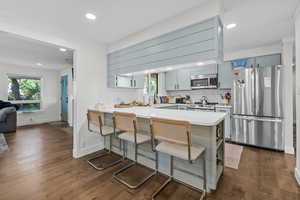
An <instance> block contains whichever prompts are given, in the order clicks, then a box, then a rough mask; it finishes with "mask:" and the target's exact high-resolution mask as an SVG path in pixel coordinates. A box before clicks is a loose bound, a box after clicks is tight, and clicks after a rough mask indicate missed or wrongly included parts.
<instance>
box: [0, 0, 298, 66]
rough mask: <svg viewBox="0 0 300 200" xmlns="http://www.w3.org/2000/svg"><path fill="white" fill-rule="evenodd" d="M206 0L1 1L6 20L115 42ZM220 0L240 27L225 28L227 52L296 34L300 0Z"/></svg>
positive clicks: (0, 21) (226, 15) (1, 19)
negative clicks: (92, 18) (90, 15)
mask: <svg viewBox="0 0 300 200" xmlns="http://www.w3.org/2000/svg"><path fill="white" fill-rule="evenodd" d="M206 1H209V0H184V1H183V0H151V1H149V0H129V1H125V0H88V1H87V0H47V1H46V0H44V1H41V0H26V1H24V0H23V1H20V0H0V5H1V6H0V24H10V25H14V26H18V27H21V28H23V29H27V30H31V31H34V32H38V33H46V34H51V33H53V34H54V33H55V34H57V33H63V34H64V35H71V34H72V35H76V36H79V37H85V38H88V39H91V40H92V41H95V42H101V43H111V42H114V41H117V40H119V39H122V38H124V37H126V36H128V35H130V34H133V33H135V32H138V31H141V30H143V29H145V28H146V27H149V26H151V25H153V24H155V23H158V22H161V21H163V20H166V19H168V18H170V17H172V16H176V15H178V14H180V13H182V12H184V11H188V10H189V9H191V8H194V7H196V6H201V4H203V3H205V2H206ZM220 1H223V3H224V8H225V13H224V24H225V25H226V24H228V23H232V22H234V23H237V27H236V28H235V29H231V30H225V31H224V35H225V38H224V41H225V52H226V51H237V50H240V49H247V48H254V47H258V46H262V45H267V44H272V43H276V42H279V41H280V40H281V39H282V37H285V36H289V35H292V32H293V23H292V14H293V13H294V10H295V8H296V5H297V3H298V2H299V0H220ZM87 12H91V13H94V14H96V15H97V20H96V21H94V22H89V21H88V20H86V19H85V17H84V15H85V14H86V13H87ZM1 37H3V36H1ZM0 39H1V38H0ZM0 42H2V41H0ZM11 43H12V45H13V44H15V45H19V43H16V42H15V43H13V41H11ZM0 45H1V44H0ZM6 45H8V44H6ZM24 45H25V44H24ZM25 46H26V45H25ZM12 48H13V47H12ZM18 48H19V47H18ZM34 48H36V49H38V47H34ZM34 48H33V49H34ZM56 48H57V47H55V48H54V49H52V50H53V51H51V50H49V51H51V52H52V54H51V53H50V55H49V57H48V58H50V57H51V56H52V57H55V56H53V55H54V54H55V55H57V53H60V52H57V51H56ZM7 49H9V48H8V47H7ZM20 49H21V50H22V48H20ZM39 52H42V51H36V53H35V54H34V55H35V56H32V57H33V60H34V61H33V60H32V62H34V63H35V62H43V61H42V59H40V60H41V61H38V60H39V59H38V58H39V57H38V55H39V54H38V53H39ZM45 52H46V50H45ZM43 55H44V56H45V57H47V56H46V55H45V54H43ZM57 56H61V55H57ZM40 57H41V58H42V57H43V56H42V55H41V56H40ZM62 59H64V58H62ZM46 62H47V59H45V63H46ZM49 62H50V61H49ZM55 64H57V63H55ZM49 65H50V64H49ZM52 66H54V65H52Z"/></svg>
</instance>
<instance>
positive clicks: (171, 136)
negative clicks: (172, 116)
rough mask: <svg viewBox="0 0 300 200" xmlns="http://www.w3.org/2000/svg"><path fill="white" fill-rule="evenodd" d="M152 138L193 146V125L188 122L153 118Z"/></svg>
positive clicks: (151, 121)
mask: <svg viewBox="0 0 300 200" xmlns="http://www.w3.org/2000/svg"><path fill="white" fill-rule="evenodd" d="M150 123H151V132H152V136H153V137H154V138H155V139H157V140H163V141H166V142H170V143H177V144H182V145H189V146H190V144H191V135H190V134H191V133H190V129H191V124H190V123H189V122H187V121H178V120H169V119H162V118H151V120H150Z"/></svg>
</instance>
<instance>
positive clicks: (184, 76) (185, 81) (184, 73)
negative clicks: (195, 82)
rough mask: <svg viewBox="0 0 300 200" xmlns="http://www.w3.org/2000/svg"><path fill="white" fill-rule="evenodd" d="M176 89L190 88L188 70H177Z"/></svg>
mask: <svg viewBox="0 0 300 200" xmlns="http://www.w3.org/2000/svg"><path fill="white" fill-rule="evenodd" d="M177 83H178V85H177V90H191V75H190V70H188V69H182V70H178V71H177Z"/></svg>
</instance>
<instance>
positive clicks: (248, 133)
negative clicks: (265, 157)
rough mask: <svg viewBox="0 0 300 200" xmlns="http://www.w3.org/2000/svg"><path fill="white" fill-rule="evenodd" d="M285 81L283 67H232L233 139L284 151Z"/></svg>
mask: <svg viewBox="0 0 300 200" xmlns="http://www.w3.org/2000/svg"><path fill="white" fill-rule="evenodd" d="M282 83H283V73H282V66H272V67H257V68H243V69H234V70H233V116H232V127H233V129H232V132H231V140H232V141H233V142H237V143H241V144H248V145H254V146H258V147H264V148H269V149H274V150H279V151H283V150H284V135H283V124H282V118H283V108H282V85H283V84H282ZM291 89H292V88H291Z"/></svg>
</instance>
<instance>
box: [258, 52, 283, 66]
mask: <svg viewBox="0 0 300 200" xmlns="http://www.w3.org/2000/svg"><path fill="white" fill-rule="evenodd" d="M280 64H281V55H280V54H275V55H268V56H259V57H256V65H259V66H260V67H270V66H274V65H280Z"/></svg>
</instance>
